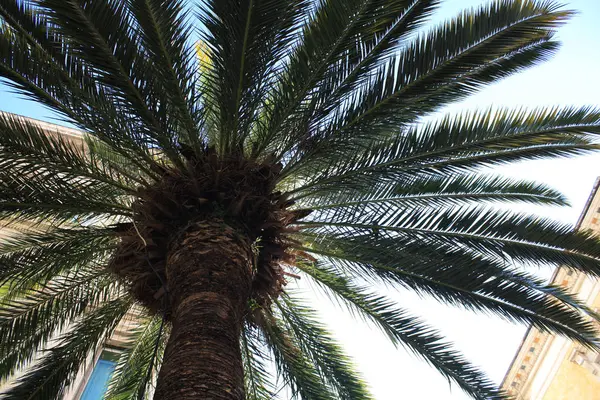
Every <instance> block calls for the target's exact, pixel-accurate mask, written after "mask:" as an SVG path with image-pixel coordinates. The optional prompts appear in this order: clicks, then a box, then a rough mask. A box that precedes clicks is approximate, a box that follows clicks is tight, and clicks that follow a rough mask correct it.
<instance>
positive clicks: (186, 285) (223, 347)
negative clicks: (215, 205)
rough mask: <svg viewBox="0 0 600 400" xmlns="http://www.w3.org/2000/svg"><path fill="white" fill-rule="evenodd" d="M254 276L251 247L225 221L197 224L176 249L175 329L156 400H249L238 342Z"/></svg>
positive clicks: (172, 278) (172, 261) (172, 266)
mask: <svg viewBox="0 0 600 400" xmlns="http://www.w3.org/2000/svg"><path fill="white" fill-rule="evenodd" d="M252 275H253V254H252V248H251V243H250V242H249V241H248V239H246V238H244V237H242V236H240V235H238V234H237V233H236V231H235V230H234V229H232V228H231V227H229V226H227V225H225V224H224V223H223V222H219V221H212V222H199V223H196V224H194V225H193V226H191V227H190V228H188V229H187V230H186V232H185V233H184V234H183V235H182V236H181V238H180V239H179V240H178V241H177V243H175V244H174V245H173V247H172V249H171V251H170V253H169V256H168V259H167V265H166V276H167V285H168V288H169V298H170V302H171V309H172V322H173V327H172V331H171V336H170V338H169V341H168V344H167V347H166V349H165V354H164V358H163V364H162V366H161V370H160V373H159V376H158V383H157V388H156V392H155V395H154V399H155V400H191V399H194V400H205V399H206V400H209V399H210V400H225V399H227V400H234V399H235V400H240V399H244V398H245V395H244V371H243V365H242V356H241V352H240V347H239V337H240V330H241V323H242V319H243V315H244V313H245V312H246V309H247V303H248V298H249V295H250V292H251V285H252Z"/></svg>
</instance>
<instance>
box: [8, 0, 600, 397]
mask: <svg viewBox="0 0 600 400" xmlns="http://www.w3.org/2000/svg"><path fill="white" fill-rule="evenodd" d="M438 3H439V1H437V0H320V1H312V0H204V1H202V2H200V5H198V8H197V9H192V8H191V6H190V4H189V3H188V2H185V1H183V0H127V1H119V0H2V1H0V17H1V19H0V21H1V22H0V72H1V76H2V77H3V78H5V79H6V80H7V81H8V82H10V84H11V85H12V87H13V88H14V89H15V90H16V91H17V92H18V93H20V94H23V95H25V96H28V97H29V98H30V99H33V100H35V101H37V102H40V103H42V104H43V105H45V106H47V107H49V108H50V109H52V110H53V111H54V112H56V113H57V114H58V115H59V116H61V118H63V120H64V121H66V122H68V123H70V124H73V125H75V126H76V127H78V128H80V129H81V130H82V131H83V132H85V144H82V145H78V144H74V143H73V142H72V141H69V140H67V139H65V138H64V137H61V136H60V135H53V134H49V133H48V132H47V131H45V130H44V129H42V128H41V127H40V126H39V125H36V124H35V123H33V122H31V121H30V120H26V119H22V118H18V117H15V116H10V115H2V116H0V218H1V219H2V220H3V221H4V223H9V224H20V226H24V227H26V228H24V229H23V230H22V231H21V233H20V234H18V235H14V236H12V237H10V238H9V239H5V240H4V241H3V242H2V243H1V244H0V282H1V283H2V302H1V306H0V343H1V345H0V379H2V380H6V379H10V378H11V377H12V376H14V374H15V373H17V371H21V370H22V369H23V368H24V371H23V372H21V373H20V375H19V376H18V377H17V378H15V381H14V384H13V385H12V386H10V388H8V389H7V390H6V392H5V393H4V394H3V396H4V397H3V398H4V399H19V400H22V399H56V398H60V396H61V395H62V394H63V393H64V391H65V389H66V388H67V387H68V386H69V385H70V384H71V383H72V382H73V380H74V378H75V376H76V374H77V372H78V370H79V369H80V367H82V365H84V362H85V359H86V358H87V356H88V355H89V354H91V353H93V352H94V351H96V350H97V349H98V348H101V347H102V345H103V342H104V341H105V340H106V338H107V337H109V336H110V335H111V332H112V331H113V330H114V329H115V327H116V326H117V324H118V323H119V322H120V321H121V320H122V319H123V318H126V317H127V315H130V314H131V313H132V312H135V313H136V315H137V317H136V318H137V320H138V322H139V325H138V328H136V329H133V330H132V331H130V332H128V341H129V344H130V345H129V347H128V348H127V349H125V350H124V351H123V352H122V354H121V356H120V360H119V362H118V365H117V369H116V372H115V373H114V375H113V377H112V378H111V382H110V386H109V393H108V394H107V398H109V399H137V398H143V397H144V396H147V395H148V394H149V393H150V392H152V390H153V389H152V387H153V385H154V384H156V388H155V391H154V398H155V399H181V400H186V399H244V398H246V399H252V400H267V399H271V398H274V397H275V396H276V395H277V393H276V391H277V389H276V388H275V386H274V379H275V375H277V376H278V377H281V378H282V379H283V382H285V384H286V387H288V388H289V390H290V391H291V393H292V394H293V396H294V398H301V399H305V400H309V399H319V400H329V399H331V400H333V399H370V398H371V397H370V395H369V394H368V390H367V388H366V385H365V383H364V382H363V381H362V380H361V379H360V377H359V376H357V374H356V371H355V369H354V367H353V365H352V363H351V361H350V360H349V358H348V357H347V356H345V355H344V353H343V351H342V350H341V348H340V346H339V345H338V344H337V343H336V342H335V340H334V339H333V338H332V337H331V335H330V334H329V333H328V332H327V330H326V329H325V328H324V327H323V325H321V323H320V322H318V321H317V320H315V318H314V311H313V310H311V309H310V308H309V307H308V305H307V304H306V303H305V302H303V301H302V299H301V298H300V293H299V292H298V291H294V290H293V287H292V286H293V285H292V284H289V282H290V281H294V280H296V279H297V278H299V277H300V278H301V279H303V280H307V281H308V282H311V283H314V284H315V286H316V287H320V288H321V289H322V290H323V291H325V292H326V293H327V294H328V295H329V296H330V297H331V298H332V299H333V300H334V301H336V302H338V303H339V305H340V306H341V307H343V308H345V309H347V310H349V311H351V312H353V313H354V314H355V315H356V316H359V317H361V318H363V319H365V320H366V321H368V322H370V323H372V324H373V325H375V326H377V327H378V328H380V329H381V330H382V331H383V332H384V333H385V334H386V335H387V336H388V337H389V339H390V340H391V341H393V342H394V343H395V344H397V345H399V346H404V347H405V348H407V349H409V350H411V351H412V352H414V353H415V354H416V355H417V356H419V357H420V358H422V359H424V360H425V361H427V362H428V363H430V364H431V365H432V366H433V367H434V368H436V369H437V370H438V371H439V372H440V373H441V374H443V375H444V376H445V377H446V378H447V379H449V380H450V381H453V382H455V383H456V384H457V385H458V386H459V387H460V388H462V389H463V390H464V391H465V392H466V393H468V394H469V395H471V396H472V397H474V398H478V399H498V398H503V396H504V395H503V393H501V392H500V391H499V390H498V389H497V388H496V387H495V385H494V384H493V383H492V382H491V381H490V380H489V379H488V378H486V376H485V374H484V373H483V372H482V371H480V370H479V369H478V368H476V367H475V366H473V365H471V364H470V363H469V362H468V361H467V360H466V359H465V358H464V357H463V356H461V355H460V354H459V353H458V352H457V351H455V350H454V349H452V347H451V346H450V345H449V344H448V343H446V342H445V341H444V339H443V337H441V336H440V335H439V334H438V333H437V332H436V331H435V330H434V329H432V328H431V327H429V326H426V325H425V324H424V323H423V322H421V321H420V320H419V319H418V318H417V317H415V316H413V315H410V314H409V313H408V312H407V311H406V310H404V309H403V308H402V307H400V306H399V305H398V304H395V303H394V302H392V301H391V300H389V299H388V298H386V297H385V295H383V294H381V293H379V292H378V291H376V290H374V289H373V287H374V285H376V284H380V283H385V284H387V285H389V286H391V287H401V288H408V289H410V290H414V291H417V292H419V293H421V294H424V295H428V296H432V297H434V298H435V299H437V300H439V301H440V302H442V303H444V304H448V305H453V306H459V307H463V308H466V309H468V310H473V311H477V312H484V313H492V314H495V315H498V316H500V317H502V318H504V319H506V320H509V321H516V322H520V323H526V324H532V325H533V326H535V327H537V328H539V329H543V330H549V331H552V332H556V333H558V334H561V335H564V336H566V337H568V338H571V339H574V340H576V341H579V342H581V343H583V344H585V345H587V346H597V336H596V331H595V330H594V326H593V322H592V319H593V318H596V316H595V315H594V314H593V312H591V311H590V310H589V309H587V308H586V307H585V306H584V305H583V304H581V303H580V302H578V301H577V300H576V299H575V298H574V297H572V296H571V295H569V294H568V293H566V292H565V291H563V290H562V289H561V288H559V287H556V286H552V285H549V284H546V283H544V282H542V281H540V280H539V279H537V278H536V277H534V276H533V275H531V274H529V273H527V272H525V271H524V270H522V269H520V268H515V267H514V266H515V265H521V264H523V265H531V264H535V265H543V266H563V265H566V266H568V268H571V269H573V270H577V271H581V272H583V273H586V274H591V275H595V276H600V247H599V246H598V241H597V240H596V239H594V238H593V237H592V236H591V235H590V234H588V233H582V232H576V231H574V230H573V229H572V228H571V227H570V226H565V225H562V224H559V223H557V222H554V221H552V220H549V219H541V218H538V217H536V216H534V215H526V214H523V213H519V212H515V211H510V210H509V209H508V208H507V207H502V206H503V205H506V204H509V203H511V204H512V203H514V202H525V203H532V204H546V205H564V204H565V203H566V201H565V198H564V197H563V196H562V195H561V194H560V193H557V192H556V191H554V190H552V189H550V188H548V187H546V186H544V185H542V184H538V183H535V182H527V181H520V180H513V179H508V178H505V177H501V176H497V175H491V174H490V173H489V172H486V171H485V170H484V169H482V167H485V166H493V165H499V164H506V163H514V162H517V161H521V160H530V159H538V158H543V157H561V156H570V155H574V154H580V153H585V152H588V151H591V150H594V149H596V148H597V145H596V144H595V141H594V140H595V135H597V134H599V133H600V110H596V109H592V108H568V107H556V108H540V109H535V110H525V109H517V110H504V109H490V110H483V111H477V112H470V113H469V112H465V113H462V114H459V115H454V116H447V117H441V118H436V117H435V115H434V113H436V112H438V111H440V110H441V109H443V107H444V106H445V105H448V104H450V103H452V102H456V101H458V100H460V99H462V98H464V97H465V96H468V95H469V94H471V93H473V92H475V91H477V90H478V89H480V88H481V87H484V86H485V85H487V84H490V83H493V82H496V81H497V80H499V79H501V78H503V77H506V76H509V75H511V74H514V73H517V72H519V71H521V70H523V69H524V68H527V67H530V66H532V65H535V64H537V63H539V62H541V61H543V60H545V59H547V58H548V57H550V56H551V55H552V54H553V53H555V52H556V50H557V49H558V44H557V42H556V41H554V40H553V34H554V31H555V29H556V28H557V27H558V26H559V25H560V24H561V23H563V22H564V21H565V20H566V19H567V18H568V17H569V16H570V15H571V13H570V12H568V11H564V10H562V9H560V8H559V7H557V6H556V5H555V4H553V3H549V2H535V1H530V0H512V1H508V0H498V1H495V2H492V3H490V4H488V5H485V6H482V7H481V8H479V9H476V10H470V11H465V12H464V13H462V14H461V15H459V16H458V17H456V18H454V19H452V20H449V21H447V22H445V23H443V24H441V25H439V26H437V27H434V28H433V29H430V30H429V31H428V33H424V34H418V33H419V32H420V31H419V29H421V27H422V26H423V24H424V23H425V22H426V21H427V19H428V17H429V16H430V15H431V14H432V12H434V10H435V9H436V8H437V6H438ZM198 27H199V28H198ZM197 43H202V45H201V46H200V47H201V51H202V56H201V57H198V56H197V52H196V47H197ZM432 115H433V116H432ZM488 171H489V170H488ZM286 285H287V286H286ZM132 310H133V311H132ZM590 317H591V318H590ZM42 349H45V351H44V352H42V353H40V350H42ZM271 365H274V368H272V367H271ZM154 368H156V369H157V370H158V369H159V370H160V372H158V373H153V372H152V371H153V369H154Z"/></svg>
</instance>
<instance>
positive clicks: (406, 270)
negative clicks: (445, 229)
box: [307, 238, 599, 348]
mask: <svg viewBox="0 0 600 400" xmlns="http://www.w3.org/2000/svg"><path fill="white" fill-rule="evenodd" d="M319 241H320V243H319V245H315V246H313V248H312V249H307V250H308V251H310V252H311V253H313V254H315V255H317V256H320V257H323V258H324V259H325V260H328V262H329V263H331V264H332V265H333V266H335V267H336V268H337V270H339V271H340V273H343V272H345V273H349V274H351V275H352V276H354V277H356V278H361V279H365V278H367V279H370V280H373V279H374V280H376V281H377V280H379V281H383V282H385V283H391V284H392V285H396V286H400V287H405V288H408V289H411V290H413V291H416V292H418V293H421V294H426V295H428V296H431V297H433V298H435V299H436V300H438V301H441V302H443V303H446V304H451V305H456V306H459V307H463V308H465V309H467V310H470V311H480V312H487V313H492V314H494V315H497V316H500V317H502V318H505V319H506V320H508V321H512V322H519V323H529V324H533V325H535V326H536V327H539V328H540V329H542V330H549V331H554V332H560V333H561V334H562V335H565V336H567V337H569V338H571V339H573V340H576V341H579V342H580V343H582V344H584V345H586V346H589V347H592V348H594V347H598V346H599V343H598V339H597V333H596V328H595V327H594V325H593V323H591V322H590V321H589V319H588V318H586V317H584V315H582V313H581V311H583V310H586V308H585V307H581V305H580V304H579V302H577V301H576V300H575V299H574V298H572V297H569V296H568V295H566V294H565V293H560V292H558V293H556V294H557V295H556V296H555V292H553V288H552V287H545V286H544V285H539V284H537V285H536V284H534V283H530V282H528V279H527V278H528V277H523V276H518V275H514V274H513V273H511V272H510V271H506V270H505V269H504V268H502V267H501V266H498V265H494V264H493V263H491V262H490V261H487V260H485V259H484V258H482V257H480V256H471V255H469V254H460V252H456V250H455V251H454V252H450V251H448V250H446V249H443V248H441V249H439V250H438V251H437V252H436V251H435V249H434V248H435V245H434V244H430V245H429V246H428V249H427V252H425V251H422V252H420V254H419V253H416V252H414V250H413V254H411V251H410V245H408V244H407V245H405V246H404V247H403V249H402V250H401V251H395V250H393V249H391V248H390V243H392V242H393V243H395V244H396V245H397V244H398V243H399V242H400V240H396V238H394V239H393V240H390V239H387V238H386V239H381V240H379V241H377V243H373V244H372V245H367V244H365V243H364V242H361V241H360V238H358V240H357V241H354V240H343V239H342V240H327V239H320V240H319ZM373 242H374V241H373ZM358 243H361V244H358ZM415 253H416V254H415ZM426 253H428V254H427V255H428V257H426V256H425V255H426ZM457 253H458V254H457ZM588 312H589V311H588ZM590 314H591V315H592V316H594V317H596V316H595V314H593V313H590ZM596 318H597V317H596Z"/></svg>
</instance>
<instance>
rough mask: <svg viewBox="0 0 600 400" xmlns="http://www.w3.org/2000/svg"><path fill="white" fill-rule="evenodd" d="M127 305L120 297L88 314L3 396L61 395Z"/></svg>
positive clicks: (47, 396) (28, 397) (38, 397)
mask: <svg viewBox="0 0 600 400" xmlns="http://www.w3.org/2000/svg"><path fill="white" fill-rule="evenodd" d="M130 307H131V300H130V299H129V298H127V297H123V298H118V299H115V300H111V301H108V302H106V303H105V304H104V305H102V306H100V307H99V308H97V309H95V310H93V311H90V312H89V313H87V314H86V315H85V316H83V317H82V318H81V319H80V320H79V321H78V322H77V323H76V324H75V325H74V327H73V328H72V329H70V330H69V331H68V332H67V333H65V334H64V335H62V336H61V338H60V339H59V342H58V344H57V345H55V346H53V347H51V348H50V349H48V351H47V353H46V354H45V355H44V356H42V358H41V359H40V360H39V361H37V362H36V363H35V364H34V365H33V366H31V368H30V369H29V370H28V371H27V372H26V373H25V374H24V375H23V376H22V377H20V378H19V379H17V381H16V383H15V385H14V386H12V387H10V389H8V390H7V391H6V392H5V393H3V398H5V399H7V400H8V399H19V400H24V399H27V400H33V399H40V400H42V399H44V400H45V399H51V398H57V397H60V396H61V395H62V394H63V393H64V390H65V389H66V388H67V387H68V385H69V383H71V382H73V380H74V379H75V376H76V374H77V371H78V370H79V368H80V366H81V365H83V363H84V362H85V360H86V359H87V357H88V355H89V353H90V351H92V350H95V349H96V348H98V345H99V344H100V343H101V342H102V341H103V340H105V339H106V338H107V337H109V336H110V334H111V332H112V331H113V330H114V328H115V327H116V325H117V323H118V322H119V321H120V320H121V318H122V317H123V316H124V315H125V313H126V312H127V310H128V309H129V308H130Z"/></svg>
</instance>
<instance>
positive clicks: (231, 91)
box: [201, 0, 311, 152]
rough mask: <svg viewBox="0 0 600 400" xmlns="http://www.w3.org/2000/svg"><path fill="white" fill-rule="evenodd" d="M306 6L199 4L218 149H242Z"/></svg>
mask: <svg viewBox="0 0 600 400" xmlns="http://www.w3.org/2000/svg"><path fill="white" fill-rule="evenodd" d="M310 3H311V2H310V1H307V0H251V1H243V2H223V1H218V0H210V1H206V2H204V4H203V5H202V6H201V7H202V12H201V21H202V24H203V25H204V27H205V28H206V30H205V31H204V32H203V43H204V44H205V45H206V46H207V48H208V50H207V51H208V54H209V55H210V65H209V66H208V70H207V76H206V77H205V79H206V88H205V91H206V94H207V96H206V99H205V100H206V101H207V106H208V107H209V108H211V109H212V110H213V111H212V112H213V115H212V118H213V119H214V124H215V125H216V126H217V129H218V136H216V137H213V139H212V140H213V141H214V142H215V143H214V145H215V146H217V147H218V148H219V149H220V150H221V151H233V152H237V151H241V150H242V146H243V145H244V141H245V139H246V138H247V137H248V136H250V135H251V133H252V129H253V127H252V125H253V123H254V122H255V119H256V115H257V112H258V111H259V109H260V108H262V107H263V103H264V102H265V101H266V99H265V96H266V93H267V91H268V90H270V86H271V85H272V84H273V80H274V79H275V77H276V74H278V71H277V70H278V69H279V68H281V67H280V66H278V65H277V63H278V62H280V60H281V58H282V57H284V56H285V53H286V52H287V51H288V47H289V46H292V45H293V43H292V40H293V39H294V37H295V36H297V33H298V32H297V31H298V29H299V24H300V23H301V22H302V20H303V19H304V18H305V17H306V15H305V14H306V12H307V9H308V7H309V6H310Z"/></svg>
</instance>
